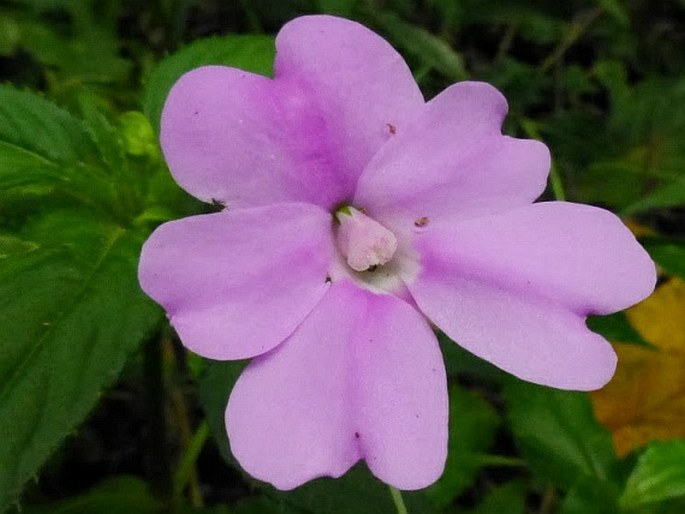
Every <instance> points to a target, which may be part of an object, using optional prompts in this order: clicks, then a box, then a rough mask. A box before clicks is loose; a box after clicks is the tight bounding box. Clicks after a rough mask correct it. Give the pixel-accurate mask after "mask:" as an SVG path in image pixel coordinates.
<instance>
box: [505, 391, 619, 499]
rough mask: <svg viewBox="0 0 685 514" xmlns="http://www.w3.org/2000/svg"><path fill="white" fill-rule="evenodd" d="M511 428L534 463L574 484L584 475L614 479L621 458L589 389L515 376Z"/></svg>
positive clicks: (543, 474) (552, 477) (509, 399)
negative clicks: (580, 390)
mask: <svg viewBox="0 0 685 514" xmlns="http://www.w3.org/2000/svg"><path fill="white" fill-rule="evenodd" d="M504 399H505V401H506V403H507V408H508V416H509V423H510V428H511V431H512V433H513V435H514V437H515V439H516V443H517V444H518V446H519V448H520V450H521V452H522V454H523V455H524V456H525V458H526V460H527V462H528V463H530V465H531V468H532V469H533V471H535V472H536V474H537V475H538V476H539V477H540V478H541V479H543V480H546V481H550V482H552V483H553V484H555V485H557V486H558V487H560V488H562V489H568V488H570V487H571V486H573V485H574V484H575V483H576V482H577V481H578V480H579V479H581V478H583V477H590V478H591V479H593V480H595V481H598V482H607V481H610V480H611V479H612V466H613V463H614V461H615V459H616V457H615V455H614V449H613V444H612V442H611V436H610V435H609V433H608V432H607V431H606V430H605V429H604V428H603V427H601V426H600V425H599V424H598V423H597V421H596V420H595V418H594V415H593V413H592V405H591V404H590V400H589V399H588V397H587V395H586V394H583V393H576V392H569V391H559V390H556V389H550V388H547V387H541V386H536V385H533V384H528V383H525V382H521V381H518V380H513V379H512V380H511V381H509V382H508V383H507V384H506V387H505V389H504Z"/></svg>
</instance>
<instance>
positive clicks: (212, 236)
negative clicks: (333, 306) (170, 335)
mask: <svg viewBox="0 0 685 514" xmlns="http://www.w3.org/2000/svg"><path fill="white" fill-rule="evenodd" d="M331 224H332V219H331V216H330V214H328V213H327V212H325V211H323V210H322V209H320V208H318V207H315V206H312V205H307V204H283V205H274V206H269V207H259V208H253V209H240V210H236V211H223V212H220V213H216V214H208V215H203V216H193V217H190V218H185V219H181V220H178V221H172V222H169V223H165V224H164V225H162V226H160V227H159V228H157V230H155V232H154V233H153V234H152V236H150V238H149V239H148V241H147V242H146V243H145V245H144V247H143V251H142V255H141V258H140V265H139V279H140V283H141V286H142V288H143V290H144V291H145V292H146V293H147V294H148V295H150V296H151V297H152V298H153V299H155V300H156V301H157V302H158V303H160V304H161V305H162V306H163V307H164V308H165V309H166V311H167V314H168V316H169V318H170V321H171V324H172V325H173V326H174V328H175V329H176V331H177V332H178V334H179V336H180V338H181V340H182V341H183V344H184V345H185V346H187V347H188V348H190V349H191V350H192V351H194V352H196V353H198V354H200V355H202V356H204V357H208V358H210V359H219V360H231V359H242V358H247V357H252V356H255V355H260V354H262V353H265V352H267V351H269V350H270V349H272V348H273V347H274V346H276V345H277V344H279V343H280V342H281V341H283V340H284V339H285V338H286V337H288V336H289V335H290V334H291V333H292V332H293V330H295V328H296V327H297V325H299V324H300V322H301V321H302V320H303V319H304V318H305V317H306V316H307V314H309V312H310V311H311V310H312V308H313V307H314V306H315V305H316V304H317V303H318V302H319V300H320V299H321V298H322V297H323V296H324V294H325V292H326V290H327V289H328V288H329V287H330V284H328V283H327V273H328V272H329V267H330V264H331V260H332V255H333V242H332V240H331Z"/></svg>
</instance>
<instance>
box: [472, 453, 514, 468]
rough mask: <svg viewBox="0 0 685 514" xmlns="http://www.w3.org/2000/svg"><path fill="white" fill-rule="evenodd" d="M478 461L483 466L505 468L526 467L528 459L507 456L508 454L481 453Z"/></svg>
mask: <svg viewBox="0 0 685 514" xmlns="http://www.w3.org/2000/svg"><path fill="white" fill-rule="evenodd" d="M478 463H479V464H482V465H483V466H491V467H503V468H525V467H526V461H525V460H523V459H518V458H516V457H507V456H506V455H481V456H479V457H478Z"/></svg>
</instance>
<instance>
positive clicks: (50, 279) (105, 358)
mask: <svg viewBox="0 0 685 514" xmlns="http://www.w3.org/2000/svg"><path fill="white" fill-rule="evenodd" d="M145 235H146V234H144V233H143V234H141V233H136V232H133V231H130V230H126V229H124V228H122V227H120V226H118V225H114V224H112V223H110V222H107V221H103V220H100V219H98V218H97V217H95V216H93V214H92V212H90V211H76V210H73V211H56V212H52V213H50V214H48V215H46V216H45V217H43V218H41V219H39V220H37V221H35V222H34V223H33V224H31V225H30V226H27V227H26V228H25V230H24V231H23V233H22V237H25V238H26V239H29V240H32V241H36V242H37V243H38V244H40V248H39V249H37V250H35V251H33V252H31V253H29V254H24V255H11V256H8V257H6V258H4V259H2V260H0V333H1V334H2V338H3V351H2V353H1V354H0V440H2V441H3V444H2V445H0V462H2V466H0V510H2V508H3V507H5V506H6V505H7V504H8V502H10V501H13V500H14V499H16V497H17V496H18V495H19V493H20V492H21V488H22V486H23V485H24V483H25V482H26V481H27V480H28V479H30V478H31V477H33V476H35V475H36V473H37V471H38V470H39V468H40V466H41V465H42V464H43V463H44V462H45V460H46V459H47V458H48V457H50V455H51V454H52V452H53V451H54V450H55V449H56V448H57V447H58V445H59V444H60V443H61V442H62V440H63V439H64V438H65V437H66V436H68V435H69V434H71V433H72V432H73V430H74V429H75V428H76V427H77V426H78V424H79V423H81V422H82V421H83V419H84V418H85V417H86V416H87V415H88V413H89V412H90V410H91V409H92V408H93V406H94V405H95V404H96V402H97V401H98V399H99V397H100V395H101V394H102V392H103V390H104V389H105V388H107V387H108V386H109V385H110V384H112V383H113V382H114V380H116V378H117V377H118V375H119V373H120V371H121V369H122V368H123V366H124V364H125V363H126V361H127V359H128V358H129V357H130V355H131V354H132V353H133V352H135V351H136V350H137V349H138V348H139V346H140V344H141V343H142V342H143V341H144V340H145V339H146V338H148V337H150V335H151V333H152V332H153V330H154V329H155V328H156V327H157V326H158V325H159V323H160V321H161V318H162V316H161V311H160V310H159V308H158V307H156V306H155V305H154V304H153V303H152V302H151V301H150V300H149V299H147V298H146V297H145V295H144V294H143V293H142V291H141V290H140V288H139V286H138V281H137V277H136V269H137V262H138V255H139V252H140V247H141V244H142V241H143V239H144V237H145Z"/></svg>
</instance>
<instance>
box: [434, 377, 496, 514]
mask: <svg viewBox="0 0 685 514" xmlns="http://www.w3.org/2000/svg"><path fill="white" fill-rule="evenodd" d="M499 422H500V420H499V417H498V416H497V414H496V413H495V410H494V409H493V407H492V406H491V405H490V404H489V403H487V402H486V401H485V400H483V399H482V398H481V397H480V396H478V395H477V394H476V393H473V392H468V391H464V390H463V389H461V388H458V387H452V388H451V389H450V438H449V452H448V457H447V464H446V465H445V473H444V474H443V475H442V477H441V478H440V479H439V480H438V481H437V482H436V483H435V484H433V485H432V486H430V487H429V488H428V489H427V490H426V493H427V494H428V496H429V497H430V499H431V500H432V501H433V503H434V504H435V505H436V506H437V507H439V508H444V507H446V506H447V505H449V504H450V503H452V502H453V501H454V499H455V498H456V497H457V496H459V494H461V493H462V492H463V491H464V490H465V489H466V488H467V487H468V486H469V484H471V483H472V482H473V480H474V478H475V476H476V474H477V473H478V471H479V470H480V468H481V467H482V466H483V465H484V464H485V463H486V459H485V457H486V455H487V451H488V450H489V449H490V446H492V443H493V440H494V437H495V431H496V430H497V427H498V425H499Z"/></svg>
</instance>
